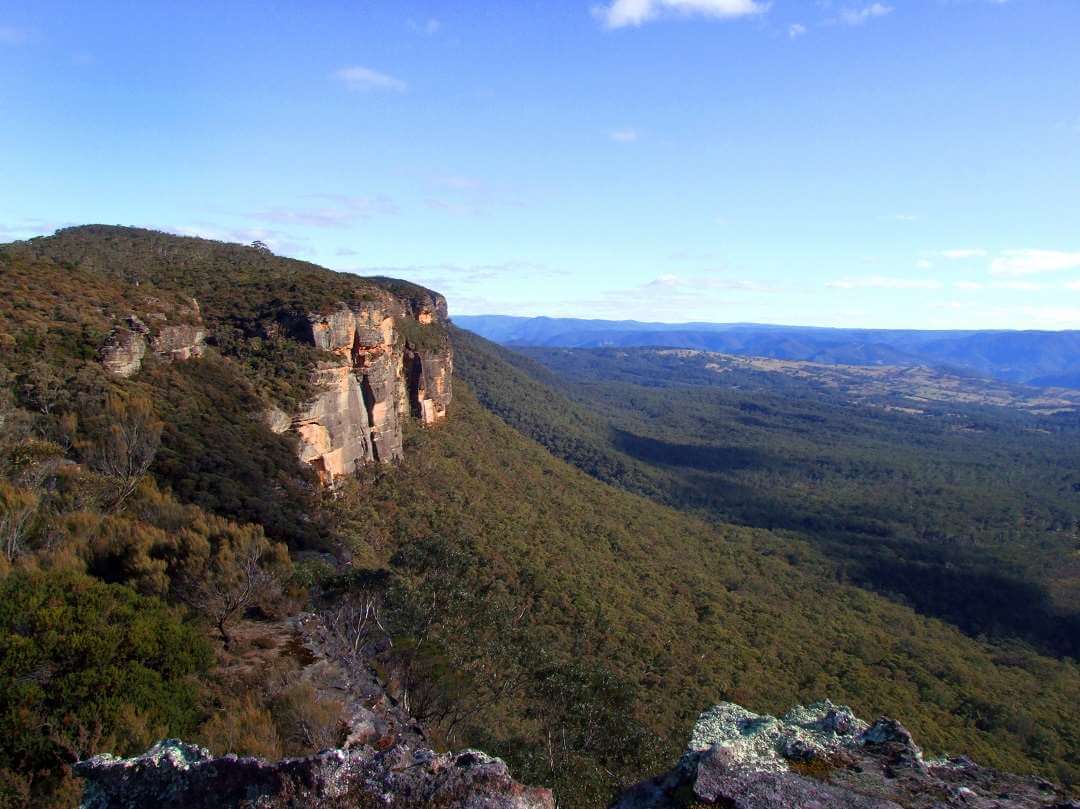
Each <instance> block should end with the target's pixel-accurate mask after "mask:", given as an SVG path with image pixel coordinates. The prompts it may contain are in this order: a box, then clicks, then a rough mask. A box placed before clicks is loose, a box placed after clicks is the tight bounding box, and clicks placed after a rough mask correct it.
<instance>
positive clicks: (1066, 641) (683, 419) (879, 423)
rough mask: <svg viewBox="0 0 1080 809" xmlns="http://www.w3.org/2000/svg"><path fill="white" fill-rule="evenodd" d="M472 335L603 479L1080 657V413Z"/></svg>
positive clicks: (538, 427)
mask: <svg viewBox="0 0 1080 809" xmlns="http://www.w3.org/2000/svg"><path fill="white" fill-rule="evenodd" d="M455 343H456V345H458V346H459V351H458V356H457V367H458V370H459V374H460V376H462V377H463V378H465V379H468V380H469V381H470V382H472V383H473V384H474V385H475V386H476V389H477V391H478V394H479V395H480V396H481V398H482V399H483V400H484V402H485V404H486V405H488V406H489V407H491V408H492V409H493V410H494V411H495V412H497V413H499V414H500V415H502V416H503V417H504V418H505V419H506V420H507V421H508V422H509V423H510V424H512V425H514V426H515V427H517V428H518V429H521V430H522V431H523V432H525V433H526V434H528V435H530V436H532V437H533V438H535V439H536V440H538V441H540V442H541V443H543V444H544V445H545V446H547V447H548V448H549V449H551V450H552V451H553V452H554V453H556V454H557V455H559V456H560V457H563V458H565V459H566V460H568V461H570V462H571V463H573V464H575V465H576V466H578V467H580V468H581V469H583V470H585V471H587V472H588V473H589V474H592V475H594V476H596V477H599V478H601V479H603V480H607V481H610V482H613V483H616V484H617V485H620V486H622V487H624V488H627V489H630V490H631V491H636V492H640V493H643V494H646V495H648V496H650V497H653V498H655V499H658V500H661V501H663V502H665V503H668V504H670V505H673V506H676V507H679V508H681V509H685V510H690V511H694V512H696V513H699V514H701V515H703V516H708V517H710V518H712V519H718V520H720V521H722V522H733V523H738V524H742V525H748V526H755V527H761V528H768V529H770V530H773V531H777V532H781V533H782V534H783V535H785V536H789V537H792V538H797V539H801V540H805V541H809V542H811V543H813V544H814V545H815V546H816V547H817V548H819V549H820V550H822V551H823V552H824V553H825V554H826V555H827V556H828V557H829V558H830V559H832V560H833V562H834V565H835V568H836V571H835V575H836V576H837V577H838V578H841V579H844V580H851V581H854V582H856V583H858V584H861V585H864V586H867V587H870V588H872V589H874V590H877V591H879V592H882V593H885V594H887V595H889V596H890V597H892V598H894V599H896V600H899V601H901V602H903V603H908V604H911V605H912V606H914V607H915V608H917V609H918V610H920V611H921V612H924V613H926V614H929V615H934V616H937V617H941V618H943V619H944V620H947V621H950V622H952V623H954V624H955V625H957V626H958V627H960V628H961V629H963V630H964V631H965V632H967V633H969V634H971V635H973V636H979V635H990V636H993V637H999V638H1019V639H1022V640H1024V641H1026V642H1029V643H1032V644H1035V645H1036V646H1037V647H1039V648H1040V649H1042V650H1044V651H1046V652H1049V653H1051V654H1067V655H1072V656H1076V655H1077V654H1078V653H1080V613H1077V611H1076V605H1077V603H1078V599H1080V561H1078V557H1077V555H1076V552H1075V551H1076V548H1077V536H1078V534H1077V531H1078V526H1080V473H1078V471H1077V470H1078V469H1080V416H1077V414H1075V413H1064V412H1063V413H1058V414H1054V415H1041V416H1040V415H1033V414H1030V413H1027V412H1022V411H1019V410H1014V409H1003V408H998V407H988V406H981V405H976V404H963V403H956V402H931V401H922V402H919V403H918V405H917V406H918V408H919V409H920V410H921V411H922V412H917V413H912V412H907V411H910V410H912V408H913V406H914V403H913V402H912V401H911V400H910V399H905V398H901V397H898V396H895V395H892V394H890V393H888V392H885V393H883V394H882V395H881V396H880V397H878V399H879V400H878V401H875V402H874V404H873V406H870V405H867V404H864V403H856V402H852V401H851V400H850V399H849V398H848V396H847V392H846V391H841V392H837V391H835V390H833V389H832V388H830V387H829V386H826V385H823V384H819V383H818V382H817V381H816V380H814V379H798V378H792V377H790V376H786V375H782V374H777V373H765V372H761V371H757V370H754V369H750V368H746V369H739V368H736V369H731V370H726V371H725V372H724V373H722V374H720V373H717V372H716V371H715V370H713V369H711V368H710V367H708V365H707V364H706V363H707V362H708V359H707V358H705V359H704V360H702V359H699V358H696V357H693V356H691V357H687V356H684V355H683V354H680V353H676V352H657V351H653V350H648V349H638V350H627V349H617V350H616V349H612V350H606V349H596V350H567V349H529V350H526V353H527V355H528V356H521V355H517V354H514V353H512V352H509V351H506V350H505V349H501V348H498V347H495V346H492V345H491V344H489V343H486V341H483V340H480V338H477V337H475V335H470V334H468V333H463V332H457V333H456V334H455ZM537 360H543V362H545V363H546V364H547V367H545V366H541V365H539V364H538V362H537ZM508 363H513V365H514V366H515V367H514V369H513V370H512V371H509V372H508V373H509V376H507V372H506V370H505V367H506V365H507V364H508ZM555 387H557V389H558V390H557V391H556V390H555V389H553V388H555ZM545 391H546V393H545ZM601 414H602V415H601Z"/></svg>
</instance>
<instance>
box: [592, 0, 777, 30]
mask: <svg viewBox="0 0 1080 809" xmlns="http://www.w3.org/2000/svg"><path fill="white" fill-rule="evenodd" d="M769 5H770V4H769V3H766V2H761V1H760V0H612V2H611V3H610V4H609V5H606V6H596V7H594V8H593V14H595V15H596V16H597V17H598V18H599V19H600V20H601V22H603V24H604V26H605V27H607V28H625V27H627V26H637V25H642V24H643V23H646V22H650V21H652V20H655V19H657V18H659V17H663V16H675V15H682V16H700V17H713V18H716V19H732V18H735V17H749V16H753V15H755V14H764V13H765V12H766V11H768V9H769Z"/></svg>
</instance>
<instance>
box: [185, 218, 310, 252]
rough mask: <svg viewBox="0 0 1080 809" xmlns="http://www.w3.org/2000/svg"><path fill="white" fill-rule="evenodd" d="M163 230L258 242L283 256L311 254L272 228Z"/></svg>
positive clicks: (201, 225)
mask: <svg viewBox="0 0 1080 809" xmlns="http://www.w3.org/2000/svg"><path fill="white" fill-rule="evenodd" d="M164 230H166V231H167V232H169V233H175V234H176V235H177V236H198V237H199V238H202V239H213V240H214V241H218V242H239V243H240V244H251V243H252V242H256V241H259V242H262V243H263V244H265V245H266V246H267V247H269V248H270V249H271V250H272V251H273V252H275V253H277V254H279V255H285V256H296V255H304V254H310V253H312V252H313V251H312V249H311V247H310V246H308V245H306V244H304V243H303V240H300V239H296V238H295V237H293V236H290V235H289V234H287V233H283V232H281V231H280V230H274V229H272V228H229V227H224V228H223V227H218V226H215V225H212V224H209V223H197V224H195V225H194V226H188V227H177V228H164Z"/></svg>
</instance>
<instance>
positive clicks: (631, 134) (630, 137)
mask: <svg viewBox="0 0 1080 809" xmlns="http://www.w3.org/2000/svg"><path fill="white" fill-rule="evenodd" d="M608 137H609V138H611V139H612V140H613V141H615V142H616V143H633V142H634V141H636V140H637V139H638V138H640V137H641V136H640V135H639V134H638V133H637V130H635V129H616V130H615V131H614V132H612V133H611V134H610V135H608Z"/></svg>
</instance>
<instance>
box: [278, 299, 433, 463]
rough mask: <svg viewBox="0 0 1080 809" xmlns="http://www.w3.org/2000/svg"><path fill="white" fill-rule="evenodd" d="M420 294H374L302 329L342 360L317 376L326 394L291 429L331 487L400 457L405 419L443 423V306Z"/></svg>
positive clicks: (313, 319) (306, 457)
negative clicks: (356, 472)
mask: <svg viewBox="0 0 1080 809" xmlns="http://www.w3.org/2000/svg"><path fill="white" fill-rule="evenodd" d="M415 290H416V291H415V292H414V293H413V294H411V295H401V294H394V293H391V292H389V291H386V292H384V293H382V294H371V293H369V295H368V297H366V298H365V299H363V300H359V301H354V302H352V303H351V304H348V305H347V304H345V303H342V304H339V305H338V306H337V307H336V308H335V309H334V310H333V311H330V312H326V313H320V314H313V315H310V316H309V317H308V319H307V322H306V323H304V324H302V325H301V326H300V328H299V329H298V331H299V332H300V335H301V336H302V337H304V338H305V339H308V340H310V341H311V343H312V344H313V345H315V346H316V347H318V348H321V349H323V350H324V351H327V352H329V353H331V354H335V355H337V357H338V359H337V360H336V361H327V362H324V363H321V364H320V366H319V368H318V369H317V370H316V371H315V380H314V381H315V382H316V383H317V384H318V386H319V388H320V390H321V393H320V394H319V396H318V397H317V398H316V399H315V400H314V401H312V402H311V403H309V404H308V406H307V407H306V408H305V409H304V410H303V412H301V413H299V414H297V415H296V417H295V418H294V419H293V423H292V426H293V429H294V430H295V431H296V433H297V434H298V435H299V437H300V457H301V458H302V459H303V460H304V461H306V462H307V463H309V464H311V465H312V466H313V467H314V468H315V470H316V471H317V472H318V474H319V476H320V477H321V478H322V480H323V481H324V482H326V483H330V482H332V481H333V480H334V478H336V477H339V476H341V475H345V474H348V473H350V472H352V471H354V470H355V469H356V467H357V466H358V465H362V464H366V463H369V462H372V461H381V462H384V463H386V462H390V461H395V460H398V459H400V458H401V456H402V423H403V420H404V419H406V418H409V417H413V418H416V419H418V420H420V421H421V422H422V423H424V424H435V423H436V422H439V421H441V420H442V419H444V418H445V417H446V409H447V406H448V405H449V403H450V398H451V375H452V373H453V354H452V351H451V348H450V343H449V340H448V338H447V336H446V331H445V328H444V326H445V322H446V319H447V317H446V301H445V299H443V297H442V296H441V295H436V294H435V293H433V292H428V291H427V290H419V288H415Z"/></svg>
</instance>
